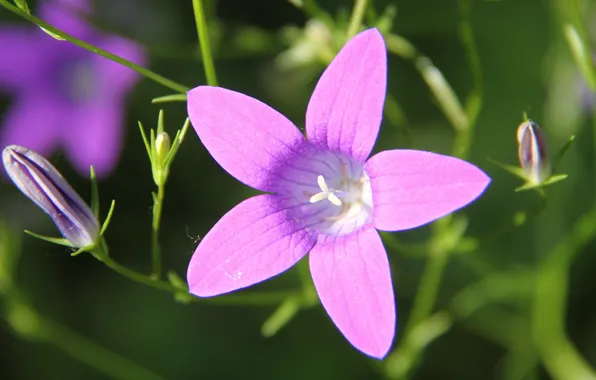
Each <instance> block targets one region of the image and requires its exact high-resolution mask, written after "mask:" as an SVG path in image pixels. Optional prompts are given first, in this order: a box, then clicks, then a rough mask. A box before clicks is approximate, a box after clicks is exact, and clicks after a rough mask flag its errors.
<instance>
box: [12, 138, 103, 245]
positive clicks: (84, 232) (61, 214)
mask: <svg viewBox="0 0 596 380" xmlns="http://www.w3.org/2000/svg"><path fill="white" fill-rule="evenodd" d="M2 161H3V162H4V167H5V169H6V172H7V173H8V175H9V176H10V178H11V179H12V181H13V182H14V184H15V185H16V186H17V187H18V188H19V189H20V190H21V191H22V192H23V194H25V195H26V196H27V197H28V198H29V199H31V200H32V201H33V202H35V204H36V205H38V206H39V207H40V208H41V209H42V210H43V211H44V212H45V213H46V214H48V215H49V216H50V218H52V220H53V221H54V223H55V224H56V227H58V229H59V230H60V232H61V233H62V235H63V236H64V238H65V239H66V240H68V241H69V242H70V243H71V244H72V245H73V247H75V248H83V247H88V246H90V245H92V244H94V243H95V242H96V241H97V239H98V237H99V223H98V221H97V218H96V217H95V216H94V215H93V212H91V209H90V208H89V206H87V204H86V203H85V202H84V201H83V199H81V197H80V196H79V195H78V194H77V193H76V192H75V191H74V190H73V188H72V187H71V186H70V185H69V184H68V182H66V180H65V179H64V178H63V177H62V175H61V174H60V173H59V172H58V170H56V168H55V167H54V166H52V164H50V163H49V162H48V161H47V160H46V159H45V158H43V157H42V156H40V155H39V154H37V153H35V152H34V151H32V150H29V149H27V148H24V147H22V146H18V145H10V146H7V147H6V148H4V151H3V152H2Z"/></svg>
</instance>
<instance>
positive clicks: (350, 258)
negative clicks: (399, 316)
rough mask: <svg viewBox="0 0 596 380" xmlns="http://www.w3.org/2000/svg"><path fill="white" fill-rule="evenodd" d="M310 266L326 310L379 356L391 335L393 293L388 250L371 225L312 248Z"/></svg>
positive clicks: (351, 339)
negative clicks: (386, 250)
mask: <svg viewBox="0 0 596 380" xmlns="http://www.w3.org/2000/svg"><path fill="white" fill-rule="evenodd" d="M309 262H310V272H311V274H312V278H313V280H314V283H315V287H316V289H317V293H318V294H319V298H320V299H321V303H322V304H323V307H325V310H327V313H328V314H329V316H330V317H331V319H332V320H333V322H334V323H335V325H336V326H337V328H339V330H340V331H341V332H342V334H343V335H344V336H345V337H346V339H348V341H349V342H350V343H352V344H353V345H354V347H356V348H357V349H359V350H360V351H362V352H364V353H365V354H367V355H370V356H373V357H375V358H379V359H381V358H383V357H384V356H385V355H386V354H387V352H388V351H389V348H390V347H391V343H392V342H393V337H394V335H395V319H396V318H395V298H394V296H393V284H392V282H391V273H390V268H389V262H388V261H387V253H386V252H385V248H384V247H383V243H382V242H381V238H380V237H379V234H378V233H377V232H376V231H375V229H374V228H372V226H367V227H364V228H363V229H361V230H360V231H358V232H357V233H354V234H351V235H346V236H343V237H340V238H336V239H329V241H328V242H326V243H319V244H317V245H315V247H314V248H313V249H312V250H311V252H310V259H309Z"/></svg>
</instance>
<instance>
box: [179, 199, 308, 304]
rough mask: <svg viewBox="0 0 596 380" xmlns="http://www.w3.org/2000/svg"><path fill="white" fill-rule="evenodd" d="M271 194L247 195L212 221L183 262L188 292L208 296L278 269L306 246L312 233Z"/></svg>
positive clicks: (296, 257)
mask: <svg viewBox="0 0 596 380" xmlns="http://www.w3.org/2000/svg"><path fill="white" fill-rule="evenodd" d="M277 198H278V197H277V196H275V195H270V194H263V195H258V196H256V197H253V198H249V199H247V200H245V201H244V202H242V203H240V204H239V205H237V206H236V207H234V208H233V209H232V210H230V211H229V212H228V213H227V214H226V215H224V216H223V217H222V218H221V219H220V220H219V221H218V222H217V223H216V224H215V226H214V227H213V228H212V229H211V231H209V232H208V233H207V235H206V236H205V237H204V238H203V240H202V241H201V243H200V244H199V246H198V247H197V249H196V251H195V253H194V255H193V257H192V259H191V261H190V264H189V266H188V273H187V279H188V286H189V288H190V293H192V294H194V295H197V296H199V297H210V296H215V295H218V294H222V293H228V292H231V291H234V290H237V289H241V288H245V287H247V286H250V285H252V284H255V283H257V282H261V281H263V280H266V279H268V278H270V277H273V276H276V275H278V274H280V273H281V272H283V271H285V270H286V269H288V268H290V267H291V266H292V265H294V264H295V263H296V262H297V261H298V260H300V259H301V258H302V257H303V256H304V255H305V254H306V252H308V250H309V249H310V248H311V247H312V246H313V245H314V243H315V241H316V236H314V235H312V234H311V233H308V232H306V231H304V229H303V226H302V225H301V224H299V223H297V222H296V221H295V219H293V218H291V216H290V215H289V214H288V210H285V209H283V208H282V207H280V205H279V203H278V199H277Z"/></svg>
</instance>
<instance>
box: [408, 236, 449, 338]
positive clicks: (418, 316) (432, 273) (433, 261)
mask: <svg viewBox="0 0 596 380" xmlns="http://www.w3.org/2000/svg"><path fill="white" fill-rule="evenodd" d="M449 253H450V252H449V250H447V249H443V247H440V246H438V245H435V246H434V248H431V250H430V252H429V255H428V259H427V261H426V266H425V267H424V273H423V274H422V279H421V280H420V286H419V287H418V291H417V293H416V298H415V300H414V306H413V307H412V312H411V314H410V317H409V318H408V323H407V325H406V328H405V333H404V334H405V335H408V333H409V332H411V330H412V329H413V328H414V327H416V325H418V324H419V323H420V322H421V321H423V320H424V319H426V318H427V317H428V316H429V315H430V313H431V312H432V309H433V307H434V305H435V302H436V300H437V294H438V293H439V285H440V284H441V279H442V278H443V272H444V270H445V267H446V265H447V261H448V257H449Z"/></svg>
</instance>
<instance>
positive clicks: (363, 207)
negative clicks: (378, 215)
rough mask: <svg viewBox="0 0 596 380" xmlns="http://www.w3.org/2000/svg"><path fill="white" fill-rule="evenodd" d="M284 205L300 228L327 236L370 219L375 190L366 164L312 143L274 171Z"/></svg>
mask: <svg viewBox="0 0 596 380" xmlns="http://www.w3.org/2000/svg"><path fill="white" fill-rule="evenodd" d="M272 172H273V173H275V174H274V176H275V177H277V178H274V179H272V182H273V183H275V186H276V187H277V189H276V191H275V195H277V196H278V197H279V201H280V208H281V209H285V210H288V211H289V213H290V215H291V217H292V218H293V219H294V220H295V221H296V224H297V226H296V227H297V228H300V229H304V230H307V231H310V232H312V233H314V234H317V235H323V236H342V235H347V234H350V233H353V232H355V231H357V230H358V229H360V228H361V227H362V226H364V225H365V224H367V223H370V221H371V218H372V210H373V192H372V187H371V184H370V178H369V176H368V174H367V173H366V171H365V169H364V167H363V164H362V163H360V162H357V161H356V160H354V159H353V158H352V157H349V156H347V155H345V154H344V153H341V152H333V151H329V150H320V149H316V148H314V147H312V146H309V144H308V143H306V144H304V146H303V147H300V148H299V149H297V150H295V151H293V154H292V155H290V156H289V157H288V158H287V159H286V160H285V162H284V163H283V164H282V165H281V166H280V168H279V169H278V170H273V171H272Z"/></svg>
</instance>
